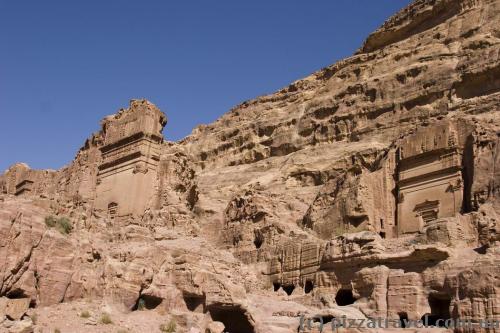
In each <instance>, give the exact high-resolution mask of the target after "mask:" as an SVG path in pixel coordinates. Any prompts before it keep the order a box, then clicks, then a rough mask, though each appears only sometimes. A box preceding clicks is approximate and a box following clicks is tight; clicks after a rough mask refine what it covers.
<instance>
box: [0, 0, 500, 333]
mask: <svg viewBox="0 0 500 333" xmlns="http://www.w3.org/2000/svg"><path fill="white" fill-rule="evenodd" d="M499 23H500V4H499V2H498V1H493V0H474V1H472V0H459V1H451V0H417V1H414V2H413V3H412V4H411V5H410V6H408V7H407V8H405V9H404V10H402V11H401V12H400V13H397V14H396V15H395V16H393V17H392V18H390V19H389V20H388V21H387V22H386V23H385V24H384V25H383V26H382V27H380V28H379V29H378V30H377V31H375V32H374V33H373V34H371V35H370V36H369V37H368V38H367V40H366V42H365V43H364V44H363V46H362V47H361V48H360V50H359V51H358V52H357V53H356V54H355V55H353V56H352V57H350V58H347V59H345V60H342V61H340V62H338V63H336V64H333V65H331V66H329V67H327V68H324V69H322V70H320V71H318V72H316V73H313V74H312V75H310V76H309V77H307V78H304V79H302V80H299V81H296V82H294V83H292V84H291V85H289V86H288V87H285V88H284V89H282V90H280V91H278V92H276V93H275V94H272V95H268V96H262V97H259V98H257V99H254V100H251V101H247V102H244V103H242V104H240V105H238V106H236V107H235V108H233V109H232V110H231V111H230V112H228V113H227V114H225V115H223V116H222V117H221V118H220V119H219V120H217V121H216V122H214V123H212V124H209V125H203V126H200V127H197V128H195V129H194V130H193V133H192V134H191V135H190V136H188V137H187V138H185V139H184V140H182V141H180V142H167V141H165V140H164V138H163V135H162V131H163V127H164V126H165V125H166V122H167V118H166V116H165V114H163V113H162V112H161V111H160V110H159V109H158V108H157V107H156V106H155V105H154V104H153V103H151V102H149V101H146V100H132V101H131V102H130V105H129V106H128V108H126V109H122V110H119V111H118V112H117V113H116V114H114V115H110V116H108V117H106V118H105V119H103V121H102V122H101V128H100V130H99V131H98V132H96V133H94V134H92V135H91V136H90V137H89V139H88V140H87V141H86V142H85V143H84V145H83V146H82V148H81V149H80V150H79V151H78V153H77V155H76V157H75V159H74V160H73V161H72V162H71V163H70V164H69V165H68V166H67V167H64V168H62V169H60V170H33V169H31V168H30V167H29V166H27V165H26V164H22V163H19V164H16V165H13V166H12V167H10V168H9V169H8V170H7V171H6V172H5V173H4V174H3V175H2V176H0V258H1V259H0V297H1V298H0V331H1V330H3V329H5V330H7V331H9V332H30V331H32V330H33V327H36V328H37V329H38V328H50V329H54V328H56V327H57V325H63V324H64V325H69V326H67V327H68V329H69V330H71V331H72V332H90V331H95V332H99V331H100V330H101V329H103V326H102V325H104V324H103V323H102V321H103V320H102V317H101V316H103V315H104V313H105V312H106V313H107V314H108V315H111V317H113V318H114V320H112V321H113V322H114V323H113V324H109V325H112V326H105V327H106V328H108V327H109V328H113V329H115V328H116V330H118V329H121V328H122V329H123V328H127V329H129V331H131V332H136V331H137V332H139V331H143V330H145V329H150V330H151V331H155V330H158V329H159V325H160V324H163V325H167V323H168V325H173V324H172V323H175V325H176V326H177V330H178V331H181V330H185V331H189V332H191V333H194V332H218V333H220V332H222V331H224V330H226V331H229V332H239V333H246V332H292V331H296V330H297V328H298V325H299V319H298V318H299V317H300V316H302V315H303V316H306V317H307V316H309V317H312V316H315V315H320V316H322V317H323V318H324V319H325V320H331V319H332V318H333V317H341V316H342V315H346V316H348V317H350V318H375V317H384V318H391V319H401V318H403V319H404V318H409V319H420V318H422V317H423V316H428V317H429V318H430V320H431V321H432V322H435V321H436V320H437V319H440V318H444V319H446V318H461V319H499V316H500V310H499V307H498V303H499V302H500V299H499V296H498V295H500V279H499V278H498V276H499V267H500V262H499V261H500V255H499V253H500V252H499V251H500V248H499V241H500V236H499V232H498V229H499V216H498V212H500V201H499V197H500V193H499V189H500V187H499V184H500V167H499V166H500V148H499V143H500V117H499V113H498V109H499V106H500V81H499V77H500V75H499V68H500V62H499V53H500V52H499V51H500V47H499V45H500V31H499V26H500V24H499ZM173 126H175V124H173ZM83 313H85V315H82V314H83ZM37 316H38V318H37V320H35V318H36V317H37ZM63 317H64V318H67V319H61V318H63ZM110 320H111V319H110ZM65 327H66V326H65ZM164 328H165V329H168V328H167V326H164ZM170 328H172V327H171V326H170ZM315 329H317V327H316V328H315ZM473 331H474V330H473ZM476 331H479V330H476ZM494 331H495V330H491V332H494ZM63 332H64V331H63Z"/></svg>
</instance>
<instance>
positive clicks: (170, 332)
mask: <svg viewBox="0 0 500 333" xmlns="http://www.w3.org/2000/svg"><path fill="white" fill-rule="evenodd" d="M176 329H177V324H176V323H175V321H173V320H170V321H169V322H168V324H161V325H160V331H161V332H162V333H174V332H175V330H176Z"/></svg>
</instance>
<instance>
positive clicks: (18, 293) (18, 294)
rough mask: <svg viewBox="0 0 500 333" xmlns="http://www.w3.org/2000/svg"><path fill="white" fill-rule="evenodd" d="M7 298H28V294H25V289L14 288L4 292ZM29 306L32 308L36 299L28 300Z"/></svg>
mask: <svg viewBox="0 0 500 333" xmlns="http://www.w3.org/2000/svg"><path fill="white" fill-rule="evenodd" d="M6 296H7V298H10V299H20V298H30V296H28V295H26V293H25V291H24V290H22V289H14V290H11V291H9V292H8V293H7V294H6ZM29 306H30V308H34V307H35V306H36V300H33V299H32V300H30V305H29Z"/></svg>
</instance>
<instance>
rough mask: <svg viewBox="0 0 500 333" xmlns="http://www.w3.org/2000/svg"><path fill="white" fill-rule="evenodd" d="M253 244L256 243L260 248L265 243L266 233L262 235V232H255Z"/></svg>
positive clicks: (256, 246)
mask: <svg viewBox="0 0 500 333" xmlns="http://www.w3.org/2000/svg"><path fill="white" fill-rule="evenodd" d="M253 244H254V245H255V248H257V249H260V247H261V246H262V244H264V235H262V233H260V232H255V238H254V240H253Z"/></svg>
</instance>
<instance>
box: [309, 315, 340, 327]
mask: <svg viewBox="0 0 500 333" xmlns="http://www.w3.org/2000/svg"><path fill="white" fill-rule="evenodd" d="M333 318H335V317H334V316H332V315H325V316H316V317H314V318H313V323H320V322H323V325H325V324H328V323H331V322H332V320H333Z"/></svg>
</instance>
